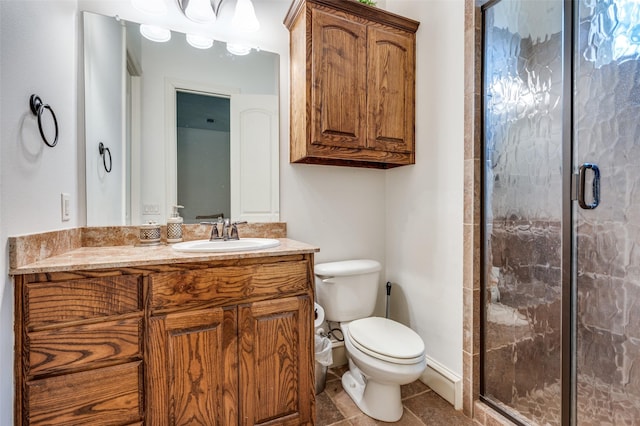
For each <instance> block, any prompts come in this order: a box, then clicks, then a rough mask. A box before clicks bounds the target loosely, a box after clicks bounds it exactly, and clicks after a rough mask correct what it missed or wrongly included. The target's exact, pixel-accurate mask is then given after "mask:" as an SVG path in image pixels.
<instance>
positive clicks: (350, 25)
mask: <svg viewBox="0 0 640 426" xmlns="http://www.w3.org/2000/svg"><path fill="white" fill-rule="evenodd" d="M284 23H285V25H286V26H287V28H288V29H289V32H290V49H291V149H290V159H291V162H293V163H311V164H332V165H340V166H354V167H375V168H382V169H386V168H391V167H397V166H403V165H406V164H414V163H415V141H414V139H415V129H414V124H415V45H416V38H415V32H416V31H417V29H418V25H419V23H418V22H416V21H413V20H411V19H407V18H404V17H401V16H398V15H394V14H392V13H389V12H386V11H384V10H381V9H377V8H375V7H372V6H367V5H364V4H362V3H359V2H357V1H355V0H295V1H294V2H293V4H292V5H291V8H290V9H289V12H288V14H287V16H286V18H285V22H284Z"/></svg>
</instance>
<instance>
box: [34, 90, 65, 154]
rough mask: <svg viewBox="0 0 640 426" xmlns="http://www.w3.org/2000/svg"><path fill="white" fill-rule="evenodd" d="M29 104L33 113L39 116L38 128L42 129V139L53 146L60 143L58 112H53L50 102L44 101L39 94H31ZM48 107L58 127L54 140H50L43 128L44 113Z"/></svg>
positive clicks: (56, 127)
mask: <svg viewBox="0 0 640 426" xmlns="http://www.w3.org/2000/svg"><path fill="white" fill-rule="evenodd" d="M29 106H30V107H31V112H32V113H33V115H35V116H36V117H38V129H39V130H40V136H42V140H43V141H44V143H45V145H47V146H50V147H51V148H53V147H54V146H56V144H57V143H58V119H57V118H56V114H55V113H54V112H53V110H52V109H51V107H50V106H49V104H45V103H43V102H42V99H40V97H39V96H37V95H31V98H29ZM46 109H48V110H49V112H51V117H53V124H54V125H55V129H56V135H55V137H54V138H53V142H49V140H48V139H47V137H46V136H45V134H44V130H42V114H43V113H44V110H46Z"/></svg>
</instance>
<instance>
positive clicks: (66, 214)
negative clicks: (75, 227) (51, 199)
mask: <svg viewBox="0 0 640 426" xmlns="http://www.w3.org/2000/svg"><path fill="white" fill-rule="evenodd" d="M60 213H61V215H62V221H63V222H66V221H68V220H71V195H69V194H67V193H66V192H63V193H62V194H60Z"/></svg>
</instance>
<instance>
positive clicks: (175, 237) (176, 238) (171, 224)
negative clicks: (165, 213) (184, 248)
mask: <svg viewBox="0 0 640 426" xmlns="http://www.w3.org/2000/svg"><path fill="white" fill-rule="evenodd" d="M172 208H173V211H172V213H171V217H169V219H167V242H168V243H179V242H180V241H182V222H183V219H182V217H180V214H178V209H182V208H184V207H183V206H178V205H176V206H172Z"/></svg>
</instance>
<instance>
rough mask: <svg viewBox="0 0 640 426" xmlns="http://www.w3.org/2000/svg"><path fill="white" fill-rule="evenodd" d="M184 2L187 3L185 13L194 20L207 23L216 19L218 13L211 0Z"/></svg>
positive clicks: (189, 0) (186, 0) (188, 0)
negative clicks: (215, 11) (214, 9)
mask: <svg viewBox="0 0 640 426" xmlns="http://www.w3.org/2000/svg"><path fill="white" fill-rule="evenodd" d="M184 4H186V6H185V7H184V14H185V15H186V16H187V18H189V19H191V20H192V21H193V22H198V23H200V24H206V23H209V22H213V21H215V20H216V14H215V13H214V12H213V7H211V2H210V1H209V0H183V5H184Z"/></svg>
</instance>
